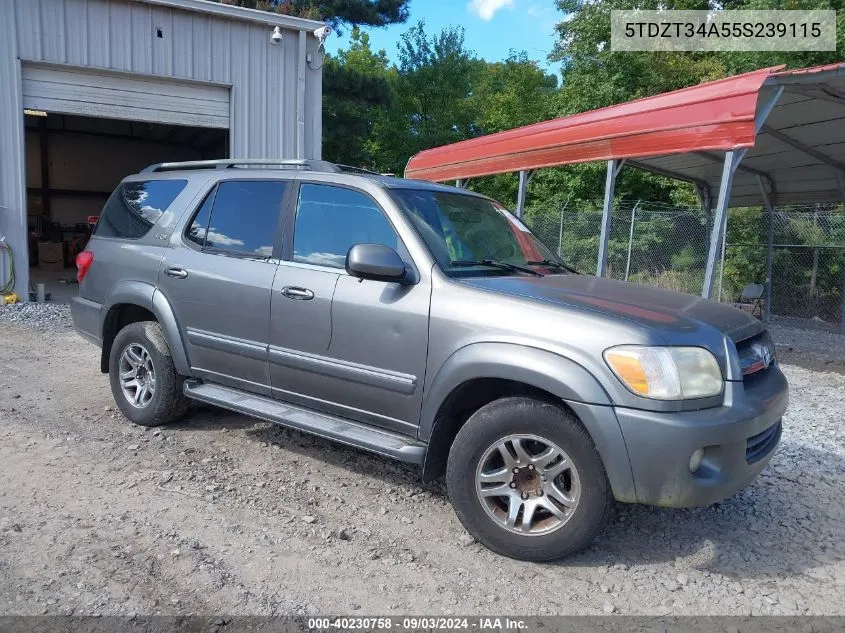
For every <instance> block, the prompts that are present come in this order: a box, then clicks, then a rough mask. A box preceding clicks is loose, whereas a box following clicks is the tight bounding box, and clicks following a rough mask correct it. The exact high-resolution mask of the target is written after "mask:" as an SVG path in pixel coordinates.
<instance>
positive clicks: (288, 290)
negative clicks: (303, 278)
mask: <svg viewBox="0 0 845 633" xmlns="http://www.w3.org/2000/svg"><path fill="white" fill-rule="evenodd" d="M282 294H283V295H285V296H286V297H287V298H288V299H298V300H300V301H308V300H309V299H313V298H314V293H313V292H312V291H311V290H308V288H299V287H298V286H285V287H284V288H282Z"/></svg>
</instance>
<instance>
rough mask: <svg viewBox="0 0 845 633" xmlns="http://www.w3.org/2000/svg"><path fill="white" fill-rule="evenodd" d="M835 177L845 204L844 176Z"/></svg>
mask: <svg viewBox="0 0 845 633" xmlns="http://www.w3.org/2000/svg"><path fill="white" fill-rule="evenodd" d="M833 175H834V177H835V178H836V186H837V188H838V189H839V195H841V196H842V202H845V182H843V180H842V174H840V173H838V172H837V173H834V174H833ZM842 322H843V323H845V312H843V313H842Z"/></svg>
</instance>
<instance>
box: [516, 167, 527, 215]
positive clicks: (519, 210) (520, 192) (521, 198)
mask: <svg viewBox="0 0 845 633" xmlns="http://www.w3.org/2000/svg"><path fill="white" fill-rule="evenodd" d="M528 179H529V178H528V172H527V171H526V170H524V169H523V170H522V171H520V172H519V189H517V191H516V217H518V218H519V219H522V214H523V213H525V196H526V195H527V193H528V191H527V189H528Z"/></svg>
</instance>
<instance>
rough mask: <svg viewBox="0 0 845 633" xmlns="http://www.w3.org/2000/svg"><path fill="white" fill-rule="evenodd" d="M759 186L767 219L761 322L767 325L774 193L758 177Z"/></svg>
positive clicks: (773, 231)
mask: <svg viewBox="0 0 845 633" xmlns="http://www.w3.org/2000/svg"><path fill="white" fill-rule="evenodd" d="M757 182H758V183H759V184H760V195H761V196H762V197H763V204H765V205H766V214H767V216H768V218H769V227H768V237H767V239H766V295H765V298H764V301H763V322H764V323H768V322H769V321H770V320H771V318H772V261H773V259H774V243H775V192H774V191H772V193H771V195H769V192H768V191H766V185H765V183H764V182H763V179H762V178H761V177H760V176H758V177H757Z"/></svg>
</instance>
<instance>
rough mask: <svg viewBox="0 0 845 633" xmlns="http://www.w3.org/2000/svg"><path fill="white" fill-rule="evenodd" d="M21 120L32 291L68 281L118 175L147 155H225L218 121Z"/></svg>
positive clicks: (158, 158)
mask: <svg viewBox="0 0 845 633" xmlns="http://www.w3.org/2000/svg"><path fill="white" fill-rule="evenodd" d="M24 126H25V136H24V139H25V150H26V193H27V229H28V247H29V248H28V251H29V258H28V259H29V261H28V264H29V266H30V280H31V281H30V292H31V293H34V292H35V288H37V284H38V283H44V284H45V287H46V288H47V289H48V291H49V292H59V293H61V292H62V290H63V286H62V285H61V284H64V283H71V284H72V282H73V281H75V269H74V268H73V267H74V259H75V257H76V254H77V253H79V252H80V251H82V250H83V249H84V247H85V243H86V242H87V241H88V238H89V237H90V235H91V231H92V229H93V227H94V225H95V224H96V221H97V216H98V214H99V213H100V210H101V209H102V208H103V205H104V204H105V202H106V200H107V199H108V197H109V195H111V192H112V191H113V190H114V188H115V187H116V185H117V184H118V183H119V182H120V181H121V180H122V179H123V178H124V177H125V176H127V175H128V174H132V173H136V172H138V171H139V170H140V169H143V168H144V167H146V166H147V165H150V164H152V163H158V162H167V161H181V160H204V159H213V158H224V157H226V156H228V143H229V139H228V130H225V129H214V128H201V127H189V126H181V125H165V124H160V123H147V122H138V121H126V120H117V119H104V118H94V117H84V116H76V115H67V114H53V113H48V112H44V111H34V110H26V111H25V113H24ZM21 263H22V262H20V260H19V262H18V265H21ZM69 290H70V289H69Z"/></svg>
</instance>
